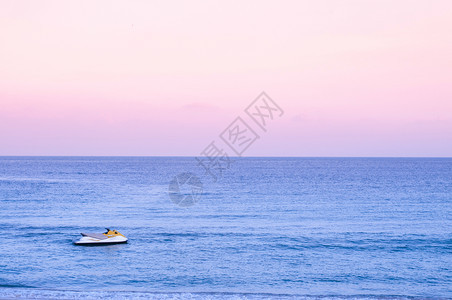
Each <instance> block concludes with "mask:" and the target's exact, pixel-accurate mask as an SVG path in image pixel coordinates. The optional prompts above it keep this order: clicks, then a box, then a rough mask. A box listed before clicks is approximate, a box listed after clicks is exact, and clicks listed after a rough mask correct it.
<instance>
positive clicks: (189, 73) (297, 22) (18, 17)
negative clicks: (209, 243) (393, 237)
mask: <svg viewBox="0 0 452 300" xmlns="http://www.w3.org/2000/svg"><path fill="white" fill-rule="evenodd" d="M261 91H266V92H267V93H268V94H269V95H270V96H271V97H272V98H273V99H274V100H275V101H276V102H277V103H278V104H279V105H280V106H281V107H282V108H283V109H284V111H285V114H284V115H283V116H282V117H281V118H280V119H278V120H275V121H274V122H273V123H272V124H271V125H270V126H269V130H268V132H267V133H263V132H260V135H261V139H260V140H258V141H257V142H256V143H255V144H253V145H252V146H251V147H250V148H249V150H248V151H247V152H246V153H245V155H246V156H262V155H268V156H452V1H449V0H445V1H414V0H409V1H402V0H400V1H395V0H390V1H385V0H376V1H365V0H356V1H347V0H341V1H336V0H334V1H284V0H282V1H276V0H275V1H262V0H260V1H243V0H242V1H207V0H206V1H163V0H162V1H111V0H109V1H60V0H57V1H20V0H19V1H17V0H14V1H13V0H11V1H1V2H0V141H1V143H0V145H1V147H0V155H199V153H200V152H201V151H202V150H203V149H204V148H205V147H206V146H207V145H208V144H209V143H210V142H211V141H212V140H219V138H218V135H219V134H220V133H221V132H222V131H223V130H224V129H225V128H226V127H227V126H228V125H229V123H230V122H232V121H233V120H234V119H235V118H236V117H237V116H239V115H240V116H244V113H243V109H244V108H245V107H247V106H248V104H249V103H250V102H251V101H252V100H254V98H255V97H256V96H257V95H258V94H259V93H260V92H261ZM250 125H252V124H251V123H250ZM225 150H227V148H226V146H225ZM231 152H232V151H231Z"/></svg>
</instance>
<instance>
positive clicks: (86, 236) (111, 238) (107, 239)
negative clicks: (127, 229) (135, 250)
mask: <svg viewBox="0 0 452 300" xmlns="http://www.w3.org/2000/svg"><path fill="white" fill-rule="evenodd" d="M105 229H107V232H105V233H81V235H82V237H81V238H80V239H79V240H78V241H76V242H74V244H75V245H79V246H104V245H113V244H124V243H127V241H128V239H127V238H126V237H125V236H124V235H122V234H121V233H119V232H118V231H117V230H111V229H108V228H105Z"/></svg>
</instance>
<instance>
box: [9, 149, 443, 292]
mask: <svg viewBox="0 0 452 300" xmlns="http://www.w3.org/2000/svg"><path fill="white" fill-rule="evenodd" d="M216 171H217V170H216ZM218 171H219V172H218V173H217V175H218V176H216V177H214V176H213V175H212V174H211V173H209V172H212V170H209V172H207V171H206V170H205V169H204V168H203V167H202V166H200V164H199V162H198V161H197V160H196V159H195V158H193V157H0V235H1V238H0V298H7V299H13V298H14V299H16V298H19V299H21V298H23V299H28V298H32V299H50V298H58V299H74V298H87V299H90V298H91V299H122V298H136V299H148V298H151V299H187V298H188V299H262V298H265V299H300V298H301V299H313V298H322V299H324V298H340V299H355V298H357V299H365V298H369V299H373V298H388V299H390V298H407V299H408V298H411V297H420V298H425V297H433V298H441V297H443V298H451V297H452V159H450V158H233V159H232V161H231V162H230V165H228V166H227V168H223V169H221V170H218ZM189 173H191V174H192V175H193V178H196V179H197V180H198V181H197V182H198V183H200V184H201V185H198V186H197V189H196V191H195V193H194V192H193V191H194V189H192V187H193V185H190V184H185V185H182V183H183V182H179V181H180V180H179V181H177V182H179V183H180V184H181V185H180V191H179V190H177V189H176V190H174V186H170V182H172V180H173V183H174V178H175V176H177V175H179V174H189ZM176 178H178V177H176ZM179 179H180V177H179ZM189 183H190V182H189ZM169 191H170V192H171V193H170V194H171V195H173V196H174V195H178V194H180V195H182V196H183V197H185V196H190V195H194V194H196V197H193V201H192V202H189V203H186V202H185V205H182V204H183V203H182V202H179V201H178V200H175V198H174V197H170V196H169ZM193 193H194V194H193ZM106 227H109V228H114V229H117V230H118V231H119V232H121V233H123V234H124V235H126V236H127V237H128V238H129V243H128V244H120V245H110V246H104V247H82V246H75V245H74V244H73V241H74V240H76V239H78V238H79V237H80V232H103V231H104V228H106Z"/></svg>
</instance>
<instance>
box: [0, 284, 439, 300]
mask: <svg viewBox="0 0 452 300" xmlns="http://www.w3.org/2000/svg"><path fill="white" fill-rule="evenodd" d="M79 298H83V299H192V300H196V299H200V300H201V299H227V300H232V299H243V300H246V299H281V300H286V299H287V300H288V299H307V300H312V299H344V300H351V299H372V300H375V299H426V298H425V297H424V296H404V295H365V294H362V295H301V294H272V293H233V292H142V291H75V290H46V289H37V288H25V287H23V286H14V285H0V299H79ZM434 298H435V299H441V297H436V296H435V297H434ZM444 299H445V298H444Z"/></svg>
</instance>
